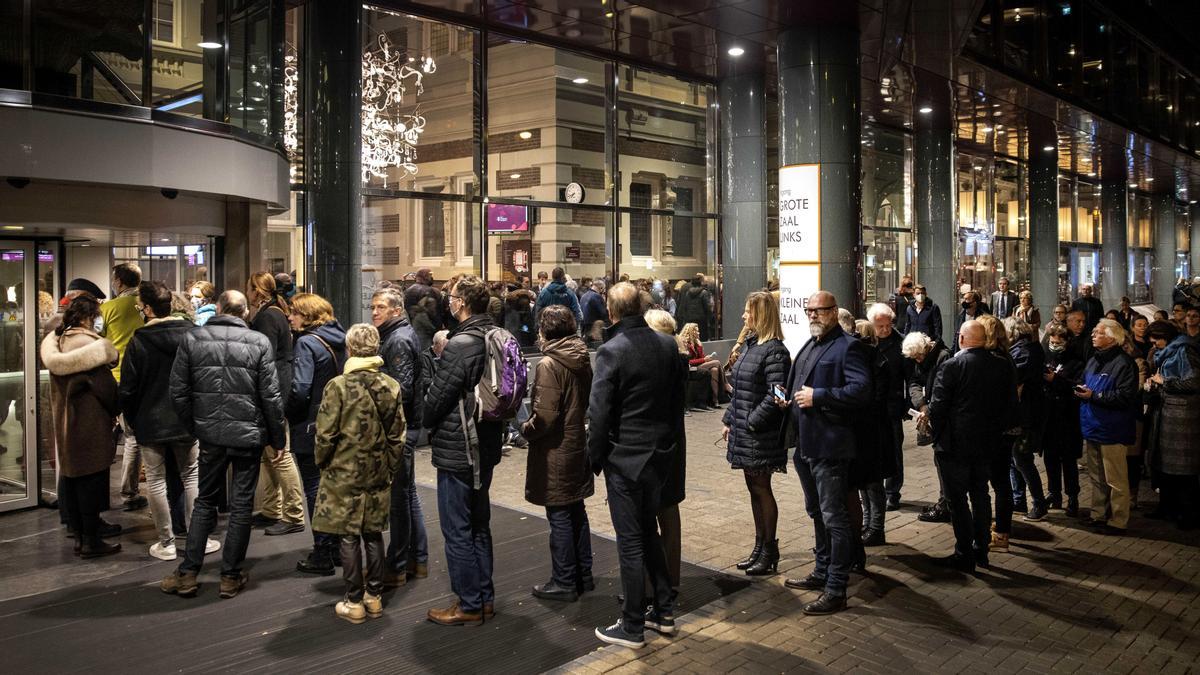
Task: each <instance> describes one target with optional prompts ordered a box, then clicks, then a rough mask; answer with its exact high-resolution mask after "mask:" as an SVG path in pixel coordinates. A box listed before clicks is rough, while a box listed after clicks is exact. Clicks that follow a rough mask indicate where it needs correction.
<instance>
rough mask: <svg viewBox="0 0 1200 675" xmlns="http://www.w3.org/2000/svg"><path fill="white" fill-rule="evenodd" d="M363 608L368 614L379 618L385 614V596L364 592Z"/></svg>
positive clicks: (373, 617)
mask: <svg viewBox="0 0 1200 675" xmlns="http://www.w3.org/2000/svg"><path fill="white" fill-rule="evenodd" d="M362 606H363V609H364V610H366V612H367V616H368V617H370V618H372V619H378V618H379V617H381V616H383V598H381V597H379V596H378V595H371V594H370V593H364V594H363V599H362Z"/></svg>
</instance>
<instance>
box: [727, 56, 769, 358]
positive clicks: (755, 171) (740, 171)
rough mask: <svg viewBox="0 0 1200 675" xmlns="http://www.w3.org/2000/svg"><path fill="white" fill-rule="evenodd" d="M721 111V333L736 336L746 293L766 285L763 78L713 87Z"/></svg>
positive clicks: (730, 79) (744, 77)
mask: <svg viewBox="0 0 1200 675" xmlns="http://www.w3.org/2000/svg"><path fill="white" fill-rule="evenodd" d="M718 95H719V101H720V106H721V108H720V110H721V158H722V161H721V228H722V232H721V261H722V270H723V274H722V278H723V285H722V291H721V308H722V309H721V336H722V337H724V338H726V339H732V338H736V337H737V334H738V332H739V331H740V330H741V328H742V308H743V307H744V306H745V302H746V296H747V295H748V294H749V293H750V292H751V291H754V290H757V289H760V288H762V287H763V286H766V284H767V270H766V265H767V258H766V251H767V209H766V206H767V204H766V199H767V156H766V133H767V131H766V116H765V114H764V109H763V106H764V105H765V100H764V99H765V96H766V82H765V79H764V77H763V75H762V73H755V74H750V75H735V76H732V77H727V78H725V79H724V80H722V81H721V83H720V85H719V87H718Z"/></svg>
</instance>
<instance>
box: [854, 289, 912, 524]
mask: <svg viewBox="0 0 1200 675" xmlns="http://www.w3.org/2000/svg"><path fill="white" fill-rule="evenodd" d="M867 321H870V322H871V325H872V326H873V327H874V328H875V340H876V347H877V348H878V349H879V353H880V354H883V356H884V358H885V359H887V367H888V371H889V374H890V375H891V377H890V378H889V380H888V381H889V382H890V384H891V391H889V392H888V393H887V415H888V424H889V425H890V426H891V432H892V447H894V448H895V449H896V456H895V457H896V473H895V474H894V475H893V476H892V477H891V478H887V479H885V480H884V481H883V490H884V493H885V494H886V495H887V510H888V511H898V510H900V488H902V487H904V418H905V417H907V416H908V405H907V401H906V400H905V399H906V397H905V395H904V354H903V352H902V351H901V349H900V347H901V345H902V344H903V342H904V335H903V334H901V333H900V331H898V330H896V326H895V321H896V314H895V312H893V311H892V308H891V307H889V306H888V305H887V303H883V302H877V303H875V304H873V305H871V307H870V308H869V309H868V310H867ZM879 524H880V529H878V530H877V532H878V537H877V538H878V539H879V540H880V543H882V539H883V530H882V519H881V520H880V523H879ZM864 543H865V542H864Z"/></svg>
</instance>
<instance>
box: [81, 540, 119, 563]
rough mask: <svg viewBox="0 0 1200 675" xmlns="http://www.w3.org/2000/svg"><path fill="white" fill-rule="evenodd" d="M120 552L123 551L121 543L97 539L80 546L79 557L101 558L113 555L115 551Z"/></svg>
mask: <svg viewBox="0 0 1200 675" xmlns="http://www.w3.org/2000/svg"><path fill="white" fill-rule="evenodd" d="M120 552H121V545H120V544H110V543H108V542H106V541H101V540H99V539H97V540H96V541H94V542H92V543H90V544H88V543H84V544H83V546H82V547H80V551H79V557H80V558H99V557H101V556H106V555H112V554H114V553H120Z"/></svg>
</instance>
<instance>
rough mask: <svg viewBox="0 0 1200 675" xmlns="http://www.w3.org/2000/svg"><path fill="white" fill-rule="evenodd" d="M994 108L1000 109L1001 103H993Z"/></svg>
mask: <svg viewBox="0 0 1200 675" xmlns="http://www.w3.org/2000/svg"><path fill="white" fill-rule="evenodd" d="M992 107H993V108H999V107H1000V104H999V103H993V104H992Z"/></svg>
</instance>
